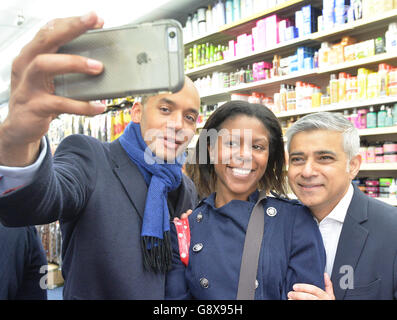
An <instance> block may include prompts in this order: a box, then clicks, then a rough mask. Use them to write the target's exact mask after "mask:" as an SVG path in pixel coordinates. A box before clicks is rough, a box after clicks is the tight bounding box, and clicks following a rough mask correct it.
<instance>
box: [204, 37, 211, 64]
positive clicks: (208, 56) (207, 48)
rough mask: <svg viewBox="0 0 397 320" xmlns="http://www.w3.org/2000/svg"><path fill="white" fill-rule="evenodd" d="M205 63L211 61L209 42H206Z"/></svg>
mask: <svg viewBox="0 0 397 320" xmlns="http://www.w3.org/2000/svg"><path fill="white" fill-rule="evenodd" d="M204 62H205V64H209V63H210V44H209V43H208V42H207V43H206V44H205V61H204Z"/></svg>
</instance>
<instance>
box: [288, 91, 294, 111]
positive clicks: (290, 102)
mask: <svg viewBox="0 0 397 320" xmlns="http://www.w3.org/2000/svg"><path fill="white" fill-rule="evenodd" d="M295 109H296V92H295V88H294V86H287V110H295Z"/></svg>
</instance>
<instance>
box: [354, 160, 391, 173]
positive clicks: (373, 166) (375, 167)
mask: <svg viewBox="0 0 397 320" xmlns="http://www.w3.org/2000/svg"><path fill="white" fill-rule="evenodd" d="M395 170H397V162H391V163H362V164H361V167H360V171H395Z"/></svg>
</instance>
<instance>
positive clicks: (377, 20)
mask: <svg viewBox="0 0 397 320" xmlns="http://www.w3.org/2000/svg"><path fill="white" fill-rule="evenodd" d="M304 4H306V3H305V1H302V0H290V1H287V2H285V3H282V4H280V5H278V6H276V7H274V8H272V9H267V10H265V11H262V12H258V13H255V14H253V15H251V16H249V17H247V18H245V19H241V20H239V21H236V22H233V23H229V24H225V25H223V26H222V27H220V28H219V29H218V30H216V31H214V32H209V33H206V34H203V35H201V36H199V37H195V38H193V39H189V40H188V41H186V42H185V46H193V45H194V44H195V43H202V42H208V41H209V40H210V39H211V40H212V39H214V40H216V38H217V36H219V35H220V34H222V33H225V32H228V31H230V30H232V29H236V28H240V27H242V26H244V25H247V24H248V23H249V22H251V23H253V22H254V21H255V20H257V19H259V18H262V17H265V16H268V15H271V14H276V13H278V12H279V11H281V10H285V9H291V10H293V9H294V8H299V6H301V5H304ZM396 17H397V9H393V10H390V11H388V12H386V13H385V12H383V13H380V14H378V15H376V16H373V17H370V18H362V19H359V20H356V21H353V22H350V23H345V24H343V25H335V26H334V27H333V28H332V29H331V30H330V31H329V30H325V31H319V32H314V33H312V34H311V36H310V39H312V40H316V41H325V40H330V39H332V38H335V37H338V36H341V35H344V36H345V35H354V34H355V33H357V32H360V33H363V32H368V28H371V30H373V29H376V28H378V27H387V24H388V23H390V22H393V21H395V18H396ZM250 27H251V26H250V25H248V26H247V27H246V28H247V30H245V32H248V33H249V31H250ZM242 32H243V30H242Z"/></svg>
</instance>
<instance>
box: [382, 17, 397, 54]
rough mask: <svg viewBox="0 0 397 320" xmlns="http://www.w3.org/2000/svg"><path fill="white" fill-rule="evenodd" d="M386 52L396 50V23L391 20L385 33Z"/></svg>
mask: <svg viewBox="0 0 397 320" xmlns="http://www.w3.org/2000/svg"><path fill="white" fill-rule="evenodd" d="M385 40H386V52H391V51H393V50H397V23H396V22H392V23H390V24H389V28H388V29H387V31H386V34H385Z"/></svg>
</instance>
